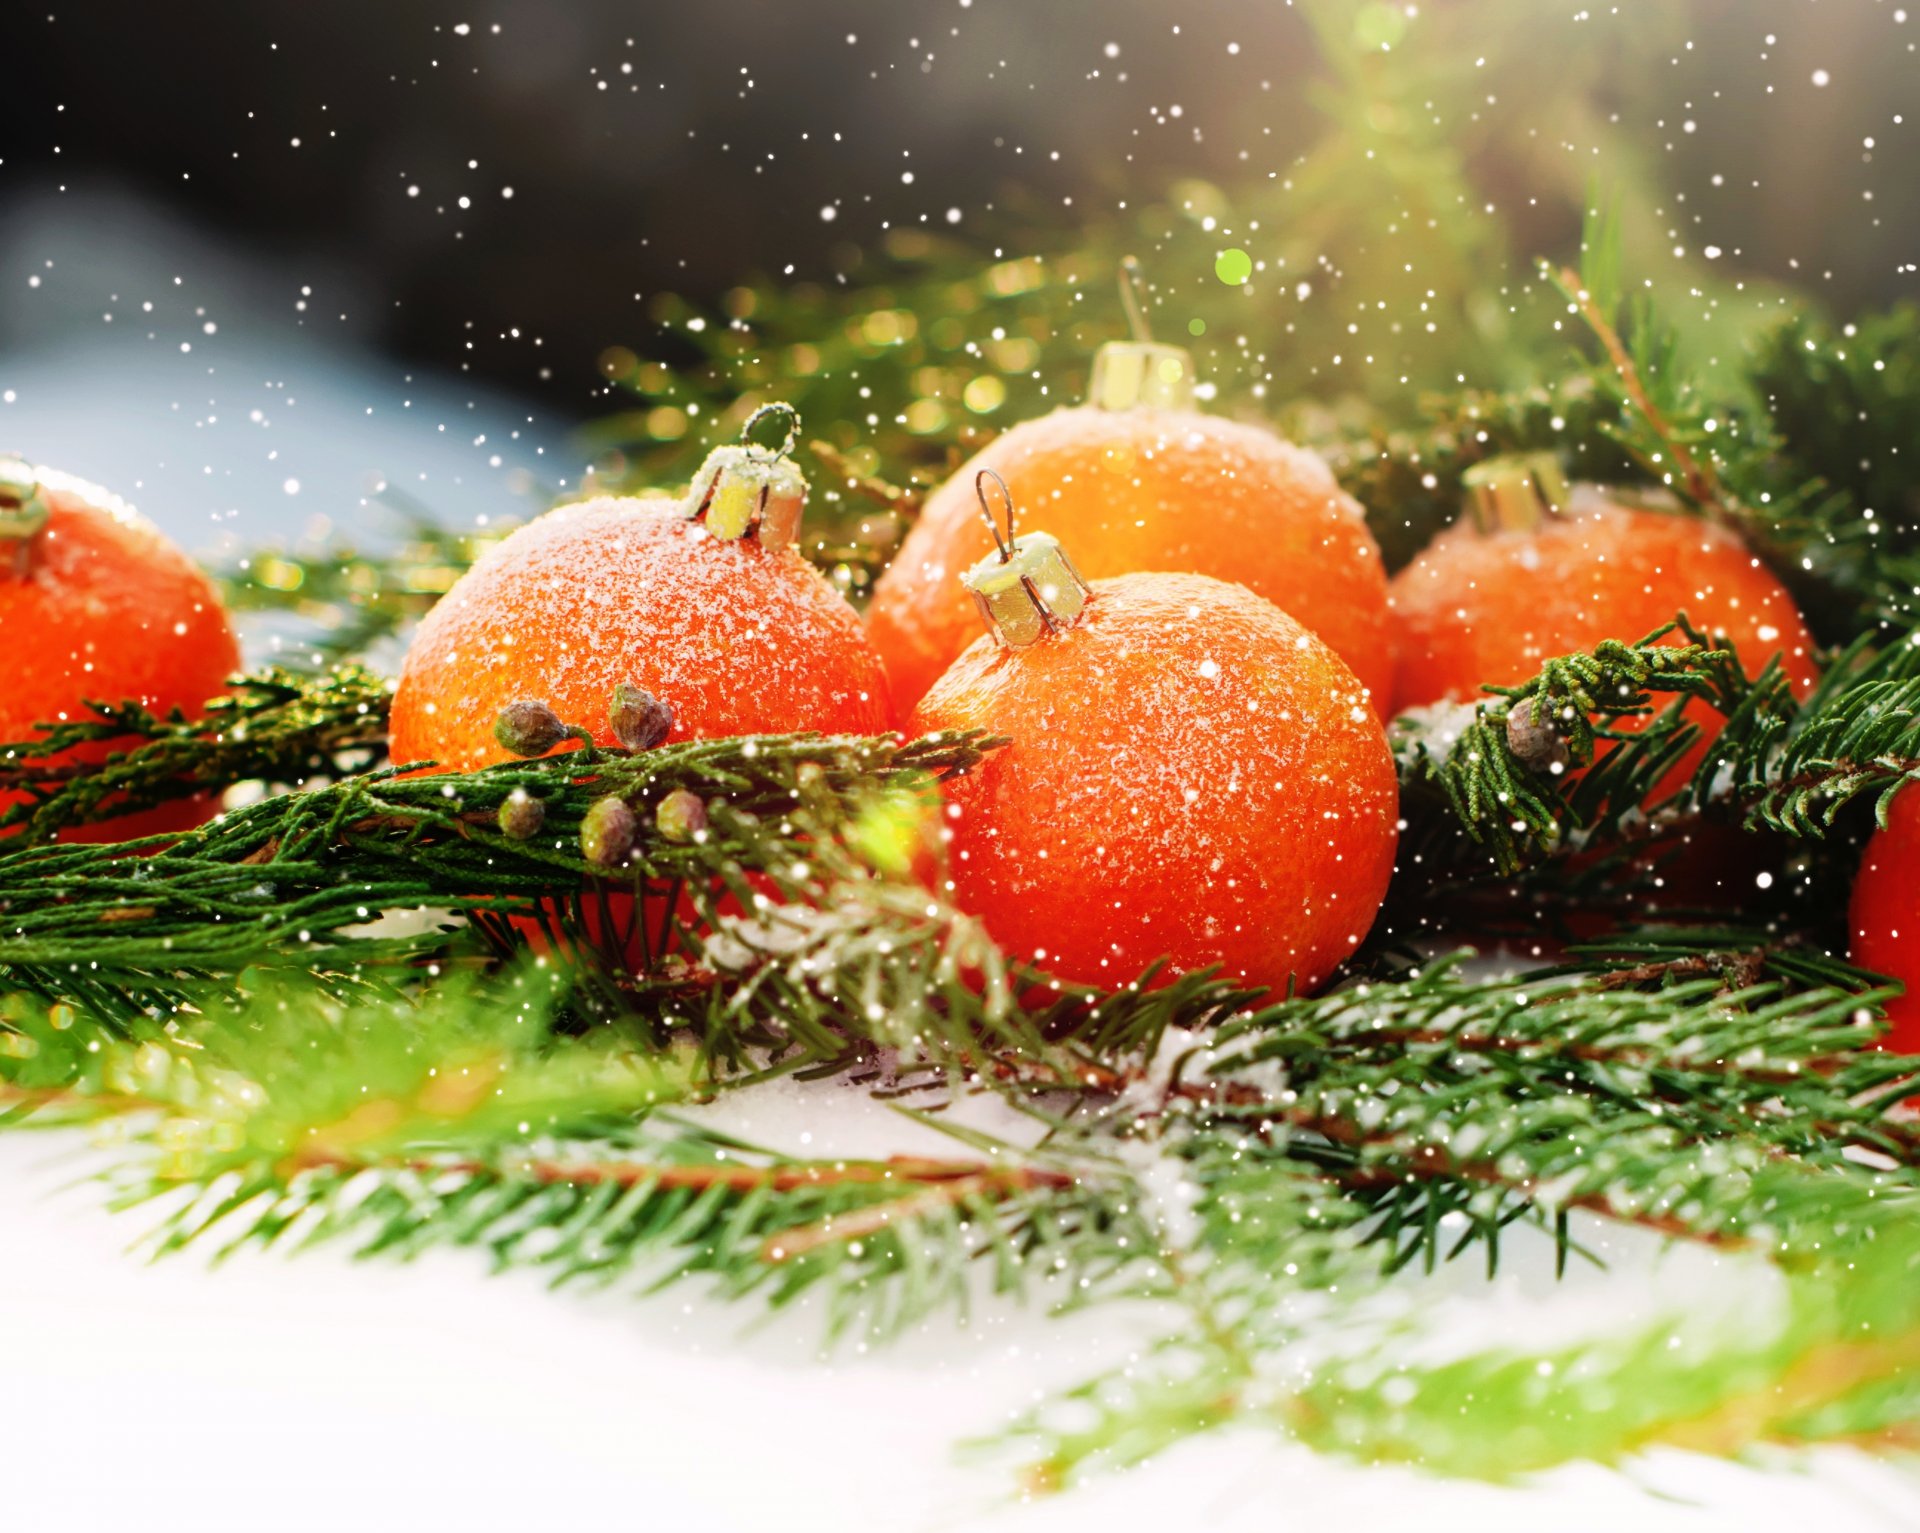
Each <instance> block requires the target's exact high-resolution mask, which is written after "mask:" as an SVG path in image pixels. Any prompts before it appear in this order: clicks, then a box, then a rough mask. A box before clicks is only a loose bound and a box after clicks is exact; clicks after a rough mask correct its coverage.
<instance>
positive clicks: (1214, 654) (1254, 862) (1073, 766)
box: [910, 470, 1398, 991]
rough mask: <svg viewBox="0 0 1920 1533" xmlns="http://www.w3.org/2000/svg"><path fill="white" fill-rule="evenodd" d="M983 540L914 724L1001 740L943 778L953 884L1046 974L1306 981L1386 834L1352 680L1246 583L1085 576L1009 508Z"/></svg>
mask: <svg viewBox="0 0 1920 1533" xmlns="http://www.w3.org/2000/svg"><path fill="white" fill-rule="evenodd" d="M990 482H992V476H991V474H990V472H989V471H985V470H983V471H981V483H982V484H983V485H984V484H986V483H990ZM982 498H983V504H984V496H983V497H982ZM996 541H997V542H998V551H997V552H996V553H994V554H990V555H989V556H988V557H987V558H986V559H984V560H982V561H981V562H980V563H978V564H976V565H975V566H973V567H972V568H971V569H970V570H968V571H967V572H966V574H965V576H964V589H965V591H966V593H967V595H968V598H969V604H970V605H971V606H973V607H974V609H975V611H976V614H977V615H980V616H984V617H985V619H986V621H987V624H988V626H989V629H990V632H989V633H988V634H986V635H983V636H981V637H978V638H976V639H975V640H974V642H973V643H972V644H971V645H970V646H969V647H968V648H967V650H966V652H965V653H964V654H962V655H961V656H960V658H959V659H958V660H956V661H955V662H954V663H953V665H952V666H951V667H949V668H948V670H947V671H946V672H945V674H944V675H942V676H941V677H940V678H939V679H938V680H937V681H936V682H935V683H934V685H933V686H932V687H931V688H930V689H929V690H928V692H927V694H926V696H925V697H923V698H922V699H921V700H920V703H919V706H918V707H917V708H916V709H915V711H914V714H913V717H912V721H911V725H910V728H911V729H912V731H914V732H916V733H918V732H925V731H931V730H936V729H985V730H987V731H989V732H991V733H993V734H996V735H1003V736H1006V737H1008V739H1009V740H1010V742H1011V743H1009V744H1007V745H1005V746H1004V747H1002V748H1001V749H999V750H996V751H993V752H991V753H990V754H989V755H988V756H987V758H986V759H985V760H984V761H983V762H982V763H981V764H980V765H979V766H978V767H977V768H975V769H974V770H973V771H971V772H969V773H967V774H965V775H964V776H961V777H958V778H955V779H952V780H951V781H949V782H948V783H947V784H946V794H947V798H948V810H947V813H948V827H949V831H950V838H949V845H948V853H949V873H948V876H949V878H950V879H951V883H952V894H953V898H954V899H955V901H956V902H957V903H958V904H959V905H960V906H961V907H962V908H963V909H966V910H969V911H971V912H973V913H974V914H976V915H978V916H979V917H980V918H981V919H982V920H983V921H984V922H985V924H986V926H987V928H988V930H989V931H990V932H991V933H992V934H993V936H994V937H995V939H996V940H997V941H998V942H999V943H1000V944H1001V946H1002V947H1004V948H1005V949H1006V950H1007V951H1008V952H1009V953H1010V954H1011V955H1012V956H1013V957H1015V958H1018V959H1022V960H1027V961H1030V962H1033V963H1036V964H1038V965H1039V966H1040V967H1042V968H1044V969H1046V970H1048V971H1050V972H1051V973H1053V974H1055V975H1058V976H1059V977H1061V978H1064V979H1070V980H1075V981H1080V982H1083V983H1087V984H1092V985H1106V986H1118V985H1121V984H1124V983H1126V982H1128V981H1130V980H1132V979H1134V978H1135V977H1136V976H1138V975H1139V974H1140V972H1141V971H1142V970H1143V969H1145V968H1146V967H1147V965H1148V964H1150V963H1152V962H1153V961H1154V960H1156V959H1160V958H1165V959H1166V960H1167V961H1168V962H1167V967H1166V968H1165V969H1164V970H1163V971H1162V974H1161V978H1162V979H1163V980H1166V979H1171V978H1173V977H1175V976H1177V975H1180V974H1184V973H1190V972H1192V971H1194V970H1198V969H1204V968H1208V967H1212V966H1215V965H1217V966H1219V968H1220V969H1221V971H1222V972H1223V973H1224V974H1225V975H1226V976H1227V977H1229V978H1231V979H1233V980H1236V981H1240V982H1243V983H1245V984H1247V985H1250V986H1252V987H1255V988H1258V989H1266V990H1273V991H1279V990H1283V989H1285V988H1286V987H1287V986H1288V985H1289V984H1290V983H1291V984H1293V985H1295V986H1296V987H1297V988H1299V989H1301V990H1311V989H1313V988H1314V987H1316V986H1318V985H1320V984H1321V983H1323V982H1324V981H1325V979H1326V978H1327V976H1328V974H1329V973H1330V972H1331V971H1332V970H1333V968H1334V966H1335V965H1336V964H1338V963H1339V961H1340V960H1341V959H1342V958H1344V957H1345V956H1346V955H1347V954H1349V953H1351V952H1352V951H1353V949H1354V948H1355V947H1357V946H1358V945H1359V943H1360V941H1361V939H1362V938H1363V937H1364V936H1365V935H1366V932H1367V929H1368V927H1369V926H1370V925H1371V924H1372V922H1373V918H1374V915H1375V913H1376V912H1377V910H1378V909H1379V906H1380V902H1381V900H1382V898H1383V897H1384V895H1385V893H1386V887H1387V880H1388V877H1389V875H1390V874H1391V872H1392V868H1393V856H1394V847H1395V843H1396V840H1397V835H1398V829H1397V826H1398V785H1397V783H1396V780H1395V776H1394V770H1393V762H1392V759H1391V757H1390V755H1389V753H1388V750H1387V743H1386V737H1385V734H1384V732H1383V731H1382V729H1381V726H1380V723H1379V721H1378V719H1377V718H1376V716H1375V714H1374V711H1373V708H1372V706H1371V704H1370V702H1369V700H1368V698H1367V695H1366V691H1365V689H1364V688H1363V687H1362V686H1361V684H1360V682H1359V680H1358V679H1357V678H1356V677H1355V676H1354V674H1353V672H1352V671H1351V670H1350V669H1349V668H1348V667H1347V666H1346V664H1345V663H1344V662H1343V661H1342V660H1341V659H1340V657H1339V656H1338V655H1336V654H1335V653H1334V652H1333V651H1332V650H1331V649H1330V648H1329V647H1328V646H1327V645H1326V644H1324V643H1323V642H1322V641H1321V640H1320V639H1318V638H1316V637H1315V636H1314V635H1313V634H1312V633H1310V632H1308V631H1307V629H1305V628H1304V627H1302V626H1301V625H1300V624H1299V623H1297V622H1295V621H1294V620H1293V619H1292V618H1291V617H1289V616H1287V615H1286V614H1285V613H1283V612H1281V611H1280V610H1279V608H1277V607H1275V606H1274V605H1273V604H1272V603H1271V602H1269V601H1266V600H1265V599H1263V598H1261V597H1259V596H1256V595H1255V594H1254V593H1253V592H1251V591H1249V590H1248V589H1246V587H1244V586H1239V585H1230V584H1228V583H1226V582H1225V581H1220V580H1216V579H1213V578H1212V577H1210V576H1206V575H1194V574H1178V573H1175V574H1166V573H1138V574H1129V575H1122V576H1118V577H1115V578H1112V579H1108V580H1095V581H1086V580H1084V579H1082V577H1081V576H1080V574H1079V571H1078V570H1077V569H1076V568H1075V562H1074V559H1073V558H1071V557H1069V555H1068V554H1067V552H1066V550H1065V549H1064V548H1063V546H1062V545H1061V543H1060V542H1058V541H1056V540H1055V539H1054V538H1052V537H1051V536H1049V535H1048V534H1046V533H1042V532H1034V533H1027V534H1024V535H1022V536H1020V537H1018V538H1015V537H1014V536H1013V535H1012V517H1011V506H1010V505H1009V516H1008V532H1007V535H1006V536H1005V537H1004V538H1001V537H999V536H998V535H997V534H996Z"/></svg>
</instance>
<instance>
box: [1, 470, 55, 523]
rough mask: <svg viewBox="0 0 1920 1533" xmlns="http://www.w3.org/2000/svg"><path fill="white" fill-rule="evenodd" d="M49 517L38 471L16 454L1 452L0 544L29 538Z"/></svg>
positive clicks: (47, 505)
mask: <svg viewBox="0 0 1920 1533" xmlns="http://www.w3.org/2000/svg"><path fill="white" fill-rule="evenodd" d="M52 514H53V507H52V505H51V504H50V503H49V502H48V500H47V496H46V491H45V490H44V489H43V488H42V487H41V484H40V474H39V472H38V470H36V469H35V468H34V466H33V465H32V464H31V463H29V462H27V460H26V459H25V458H23V457H21V456H20V455H19V454H18V453H11V452H10V453H0V541H12V540H15V539H19V540H22V541H24V540H25V539H27V538H30V537H32V536H33V535H34V534H35V533H36V532H38V531H39V530H40V529H41V528H42V527H44V526H46V525H47V518H48V517H49V516H51V515H52Z"/></svg>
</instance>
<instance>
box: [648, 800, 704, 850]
mask: <svg viewBox="0 0 1920 1533" xmlns="http://www.w3.org/2000/svg"><path fill="white" fill-rule="evenodd" d="M653 823H654V824H655V825H657V826H659V827H660V834H661V835H663V836H665V837H666V838H667V839H668V840H669V841H675V842H679V843H681V844H682V845H684V844H685V843H687V842H689V841H691V840H693V839H694V837H696V836H698V835H699V834H700V832H701V831H703V830H705V829H706V828H707V806H706V805H705V804H703V803H702V802H701V801H700V795H699V794H697V793H693V792H690V791H689V790H688V789H686V788H675V789H674V790H673V792H671V793H669V794H668V795H667V796H666V797H665V798H663V799H661V800H660V806H659V807H658V808H657V809H655V810H654V811H653Z"/></svg>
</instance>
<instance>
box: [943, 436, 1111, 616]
mask: <svg viewBox="0 0 1920 1533" xmlns="http://www.w3.org/2000/svg"><path fill="white" fill-rule="evenodd" d="M990 482H991V483H993V484H996V485H998V486H999V487H1000V499H1001V502H1002V503H1003V504H1004V505H1005V507H1006V515H1007V530H1006V532H1005V534H1004V535H1003V534H1002V533H1001V531H1000V524H999V523H998V522H996V521H995V520H994V517H993V503H992V502H991V501H990V500H989V499H988V498H987V485H988V484H989V483H990ZM973 493H974V494H975V495H976V496H977V497H979V500H980V515H981V517H982V518H983V519H984V520H985V522H986V524H987V531H988V532H990V533H992V534H993V547H994V552H993V553H990V554H988V555H987V556H986V557H985V558H983V559H982V560H980V562H979V563H977V564H976V565H974V566H973V568H972V569H970V570H967V571H966V572H965V573H963V574H962V575H961V577H960V583H961V584H962V585H964V586H965V587H966V588H967V590H968V591H969V592H971V593H972V595H973V604H974V606H975V607H977V608H978V609H979V612H980V616H981V618H982V619H983V620H984V621H985V623H986V625H987V628H988V630H989V631H990V632H991V633H992V634H993V636H994V637H995V638H997V639H998V640H999V641H1000V642H1001V643H1002V644H1004V645H1006V647H1007V648H1009V649H1025V648H1026V647H1027V646H1028V645H1029V644H1037V643H1038V642H1039V641H1040V640H1041V639H1044V638H1046V637H1047V636H1048V635H1049V634H1055V633H1059V632H1061V631H1062V630H1063V629H1067V628H1071V627H1072V626H1073V625H1074V623H1075V622H1076V621H1077V620H1078V619H1079V616H1080V613H1081V611H1082V610H1083V609H1084V608H1085V607H1086V605H1087V598H1088V597H1089V596H1090V595H1091V594H1092V591H1091V588H1090V587H1089V586H1088V585H1087V583H1086V581H1085V580H1084V579H1082V578H1081V575H1080V572H1079V571H1078V570H1076V569H1075V568H1074V567H1073V561H1072V560H1071V559H1069V558H1068V557H1067V551H1066V550H1065V549H1064V548H1062V547H1061V546H1060V542H1059V540H1058V539H1057V538H1055V537H1054V536H1053V535H1052V534H1051V533H1045V532H1029V533H1027V534H1026V535H1025V536H1020V535H1018V534H1016V533H1015V532H1014V514H1015V506H1014V501H1013V492H1012V491H1011V490H1010V489H1008V488H1007V481H1006V480H1004V479H1002V478H1001V477H1000V476H999V475H998V474H997V473H995V472H994V471H993V470H992V469H990V468H983V469H981V470H979V471H978V472H977V473H976V474H975V475H974V476H973Z"/></svg>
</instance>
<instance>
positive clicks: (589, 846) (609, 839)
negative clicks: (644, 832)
mask: <svg viewBox="0 0 1920 1533" xmlns="http://www.w3.org/2000/svg"><path fill="white" fill-rule="evenodd" d="M639 829H640V822H639V821H638V820H636V819H635V818H634V814H633V811H632V810H631V809H629V808H628V807H627V805H626V801H625V800H624V799H618V798H603V799H600V800H599V801H598V802H597V803H595V804H594V805H593V807H592V808H591V809H589V810H588V811H587V813H586V816H585V818H584V819H582V820H581V821H580V854H581V856H583V857H585V858H586V859H587V861H588V862H590V863H592V864H593V865H594V866H595V867H596V868H617V867H619V866H620V865H621V864H622V863H623V862H625V861H626V860H627V854H628V853H629V852H631V851H632V850H633V842H634V837H635V835H636V834H637V833H638V831H639Z"/></svg>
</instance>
